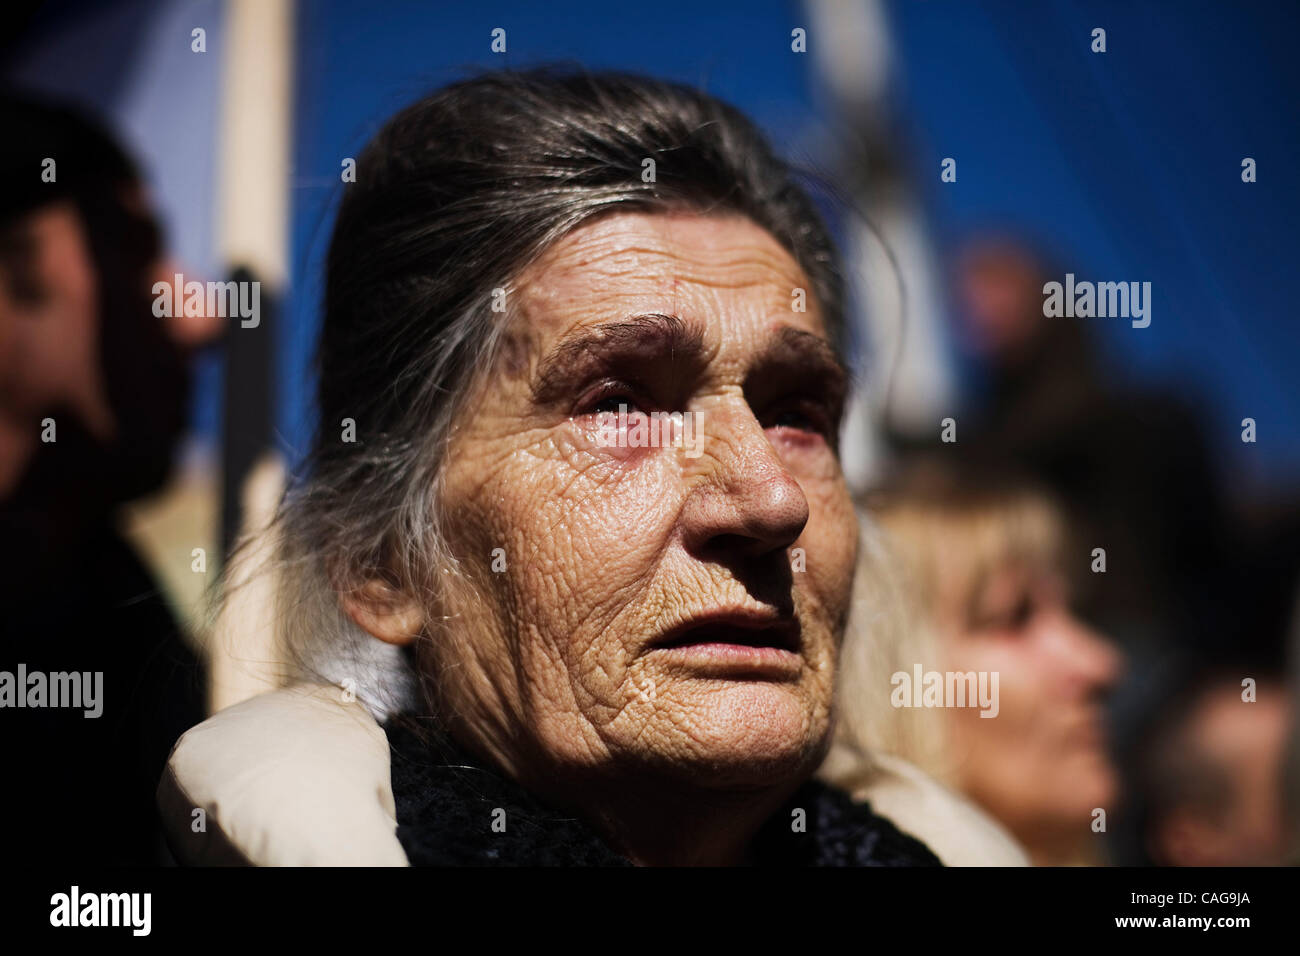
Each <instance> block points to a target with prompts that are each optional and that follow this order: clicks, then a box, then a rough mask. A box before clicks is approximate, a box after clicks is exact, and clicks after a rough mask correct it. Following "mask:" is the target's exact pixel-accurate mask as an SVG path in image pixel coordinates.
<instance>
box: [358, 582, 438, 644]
mask: <svg viewBox="0 0 1300 956" xmlns="http://www.w3.org/2000/svg"><path fill="white" fill-rule="evenodd" d="M339 597H340V600H341V601H342V602H343V609H344V610H345V611H347V612H348V617H350V618H352V620H353V621H354V622H355V623H356V625H357V627H359V628H361V629H362V630H363V631H365V632H366V633H367V634H369V635H370V636H372V637H377V638H379V640H381V641H386V642H387V643H389V644H409V643H411V642H412V641H413V640H415V638H416V636H417V635H418V634H419V633H420V629H421V628H422V627H423V626H424V610H423V608H421V607H420V605H419V603H418V602H417V601H415V600H413V599H412V598H411V597H410V596H409V595H407V594H406V592H404V591H402V590H401V589H399V588H396V587H394V586H393V585H391V584H389V583H388V582H387V581H383V580H380V579H378V578H371V579H370V580H368V581H366V583H365V584H363V585H361V587H359V588H356V589H355V590H352V591H348V592H346V593H344V594H341V595H339Z"/></svg>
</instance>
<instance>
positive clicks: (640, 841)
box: [565, 780, 797, 866]
mask: <svg viewBox="0 0 1300 956" xmlns="http://www.w3.org/2000/svg"><path fill="white" fill-rule="evenodd" d="M796 788H797V783H796V784H794V785H788V786H783V787H780V788H765V789H761V790H755V789H748V790H740V789H733V790H711V789H704V788H700V787H696V786H691V785H689V784H683V783H681V782H679V781H672V782H669V783H667V784H656V783H653V782H649V781H645V780H642V781H639V782H636V783H630V782H629V781H628V780H620V781H619V783H618V786H617V787H614V786H609V787H602V786H600V785H599V784H597V785H595V786H591V785H588V786H585V787H582V788H580V789H579V790H577V791H573V793H574V794H575V796H576V797H577V799H569V800H566V801H565V802H566V803H568V804H569V805H571V806H574V807H575V809H577V810H578V811H579V812H580V813H581V814H582V815H583V816H584V817H585V818H586V819H587V820H588V821H589V822H590V823H591V825H592V826H593V827H594V828H595V829H596V830H597V831H598V832H599V833H600V834H601V836H602V837H604V839H605V842H606V843H607V844H608V845H609V846H610V847H611V848H612V849H614V850H615V851H617V852H619V853H621V854H622V855H623V856H625V857H627V858H628V859H629V860H631V861H632V862H633V863H636V864H638V865H640V866H741V865H746V864H750V863H753V862H754V860H753V855H752V850H753V842H754V838H755V836H756V835H757V834H758V831H759V830H760V829H761V828H762V827H763V825H764V823H766V822H767V820H768V819H769V818H770V817H771V815H772V814H773V813H774V812H776V811H777V810H778V809H779V808H780V806H781V805H782V804H783V803H784V802H785V801H786V800H787V799H788V798H789V797H790V795H791V794H792V793H793V792H794V790H795V789H796Z"/></svg>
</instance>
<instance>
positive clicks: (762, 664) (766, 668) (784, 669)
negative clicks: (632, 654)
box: [654, 643, 803, 677]
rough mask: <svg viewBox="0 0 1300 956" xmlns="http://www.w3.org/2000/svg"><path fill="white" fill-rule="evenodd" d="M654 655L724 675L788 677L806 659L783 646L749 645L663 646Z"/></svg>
mask: <svg viewBox="0 0 1300 956" xmlns="http://www.w3.org/2000/svg"><path fill="white" fill-rule="evenodd" d="M654 653H655V654H656V655H658V656H660V657H661V658H662V659H663V660H665V661H673V662H675V663H680V664H683V665H686V666H689V667H691V668H692V669H697V668H706V669H709V670H712V671H715V672H717V673H719V674H720V675H726V674H731V675H737V676H743V675H744V674H746V673H750V674H760V675H762V676H777V677H784V676H789V675H791V674H797V673H798V672H799V669H800V667H801V665H802V663H803V658H802V657H800V656H799V655H798V654H796V653H795V652H794V651H788V650H786V649H785V648H782V647H753V646H750V645H748V644H722V643H702V644H682V645H678V646H676V647H660V648H657V649H655V651H654Z"/></svg>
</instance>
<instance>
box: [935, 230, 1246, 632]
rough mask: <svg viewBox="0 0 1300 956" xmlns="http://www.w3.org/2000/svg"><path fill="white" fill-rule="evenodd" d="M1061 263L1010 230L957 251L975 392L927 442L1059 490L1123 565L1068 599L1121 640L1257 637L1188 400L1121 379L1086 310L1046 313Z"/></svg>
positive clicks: (1080, 524)
mask: <svg viewBox="0 0 1300 956" xmlns="http://www.w3.org/2000/svg"><path fill="white" fill-rule="evenodd" d="M1065 271H1066V270H1065V269H1064V268H1060V267H1056V266H1054V265H1052V264H1051V263H1050V262H1049V261H1048V258H1047V257H1046V256H1045V255H1044V254H1043V253H1041V252H1040V251H1039V250H1038V249H1037V248H1035V247H1034V246H1033V245H1032V244H1030V243H1029V242H1028V241H1026V240H1023V239H1021V238H1019V237H1014V236H1002V235H990V236H986V237H982V238H978V239H975V240H973V241H971V242H969V243H967V245H966V246H965V247H964V248H963V249H962V251H961V254H960V255H959V256H958V257H957V260H956V283H955V285H956V298H957V302H958V308H957V310H956V312H955V318H956V319H957V322H958V325H957V329H956V331H957V339H958V342H959V344H960V346H961V352H962V354H963V355H964V357H965V359H966V360H967V361H966V364H965V366H964V367H965V369H966V371H967V373H968V375H967V378H968V380H969V382H970V384H971V397H972V401H971V402H970V403H969V405H968V406H967V408H968V409H969V412H968V414H967V415H966V416H965V418H964V420H963V421H964V424H963V428H964V429H965V431H964V432H963V435H962V439H961V441H960V442H958V443H952V444H948V445H942V444H940V445H939V446H938V447H937V449H936V450H937V451H939V452H943V453H947V454H950V455H952V456H954V457H955V458H957V459H958V460H959V461H972V460H973V461H975V462H977V463H978V464H981V465H987V466H988V467H998V466H1000V465H1004V464H1005V463H1007V462H1014V463H1015V467H1016V468H1017V469H1020V470H1023V471H1024V472H1025V473H1026V474H1028V475H1029V476H1030V477H1032V478H1033V479H1034V480H1036V481H1037V482H1038V483H1040V484H1041V485H1042V486H1043V487H1045V488H1046V489H1048V490H1049V491H1050V492H1051V493H1052V495H1053V497H1054V498H1055V499H1056V500H1057V501H1058V502H1059V503H1060V506H1061V507H1062V509H1063V510H1064V514H1065V517H1066V519H1067V521H1068V523H1069V528H1070V531H1071V532H1072V534H1073V535H1074V536H1075V537H1077V538H1079V539H1080V540H1082V541H1086V542H1089V549H1091V548H1092V547H1095V546H1103V547H1104V548H1105V550H1106V559H1107V562H1108V564H1109V566H1110V567H1111V568H1122V569H1124V570H1123V573H1122V574H1117V573H1111V574H1089V575H1086V576H1082V577H1080V579H1079V581H1078V592H1077V594H1076V604H1077V607H1078V609H1079V613H1080V615H1081V616H1082V617H1083V618H1084V619H1085V620H1087V621H1089V623H1091V624H1092V625H1093V626H1095V627H1098V628H1099V629H1101V630H1104V631H1105V632H1106V633H1107V634H1108V635H1109V636H1110V637H1111V638H1112V639H1114V640H1115V641H1117V642H1118V643H1119V644H1120V645H1121V646H1123V647H1125V648H1126V649H1128V650H1130V651H1137V650H1138V649H1139V648H1140V649H1141V650H1143V651H1152V652H1153V653H1154V652H1158V651H1159V650H1160V649H1161V648H1163V647H1166V646H1170V645H1177V646H1187V645H1188V644H1196V645H1199V646H1201V647H1203V648H1220V649H1221V648H1222V647H1224V646H1225V645H1227V646H1233V645H1235V644H1239V643H1240V642H1241V641H1243V640H1247V639H1252V638H1253V637H1254V636H1255V631H1257V630H1258V629H1252V628H1250V627H1248V626H1245V627H1244V626H1242V624H1241V622H1243V621H1245V620H1246V619H1247V615H1248V614H1249V613H1250V610H1251V609H1250V607H1249V605H1250V602H1249V601H1248V600H1243V599H1242V597H1241V595H1243V594H1245V593H1247V592H1246V590H1245V588H1244V587H1243V584H1244V582H1243V578H1242V575H1241V574H1239V571H1238V568H1239V561H1240V557H1239V555H1240V549H1241V547H1242V542H1241V541H1240V540H1239V539H1240V538H1241V535H1240V533H1239V532H1238V531H1237V529H1236V527H1235V525H1234V524H1233V522H1232V520H1231V517H1230V514H1229V511H1228V503H1227V500H1226V496H1225V495H1224V493H1223V489H1222V488H1221V486H1220V483H1219V479H1218V476H1217V474H1216V471H1215V468H1214V465H1213V460H1212V458H1211V450H1210V448H1209V446H1208V444H1207V441H1206V433H1205V428H1204V426H1203V423H1202V421H1201V417H1200V415H1199V414H1198V411H1197V409H1196V407H1195V406H1193V405H1191V404H1189V402H1188V401H1187V400H1186V399H1185V397H1183V396H1180V395H1175V394H1173V393H1171V392H1169V391H1168V390H1164V389H1153V388H1151V387H1149V386H1148V387H1136V386H1133V385H1130V384H1125V383H1123V382H1122V380H1121V378H1120V377H1119V376H1117V375H1116V374H1114V373H1113V371H1112V370H1111V369H1109V368H1107V366H1106V364H1105V361H1104V359H1103V356H1102V353H1101V351H1100V350H1099V349H1098V347H1097V344H1096V341H1095V335H1094V329H1093V328H1092V327H1091V326H1090V324H1089V322H1090V320H1088V319H1080V318H1071V317H1063V316H1057V317H1049V316H1046V315H1044V291H1043V290H1044V285H1045V283H1046V282H1048V281H1049V280H1055V281H1058V282H1059V281H1062V280H1063V279H1064V274H1065ZM1135 334H1142V333H1140V332H1138V333H1135ZM1085 553H1086V552H1085Z"/></svg>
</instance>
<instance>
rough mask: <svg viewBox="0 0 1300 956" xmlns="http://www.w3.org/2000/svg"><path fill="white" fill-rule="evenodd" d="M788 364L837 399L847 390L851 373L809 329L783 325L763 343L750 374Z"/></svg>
mask: <svg viewBox="0 0 1300 956" xmlns="http://www.w3.org/2000/svg"><path fill="white" fill-rule="evenodd" d="M790 367H797V368H799V369H800V371H801V372H806V373H807V374H808V375H809V376H810V377H812V378H815V379H817V380H818V381H819V383H820V384H821V386H822V387H823V388H825V389H826V391H827V392H828V393H829V394H830V395H831V396H832V397H834V398H835V399H836V400H837V401H843V400H844V398H845V397H846V396H847V394H848V391H849V386H850V383H851V382H852V373H851V372H850V371H849V369H848V366H847V365H845V364H844V360H843V359H841V358H840V356H839V353H838V352H836V351H835V349H834V347H833V346H832V345H831V344H830V342H828V341H826V339H824V338H822V337H821V336H820V335H817V334H815V333H813V332H808V331H805V330H803V329H796V328H794V327H793V326H789V325H783V326H781V328H779V329H777V331H776V334H775V335H774V336H773V337H772V339H771V340H770V341H769V342H768V343H767V345H766V346H764V348H763V351H762V352H761V353H760V354H759V356H758V359H757V360H756V361H755V362H754V365H753V367H752V369H751V371H750V375H751V377H752V376H753V375H755V374H761V373H763V372H764V371H776V370H778V369H787V368H790Z"/></svg>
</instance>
